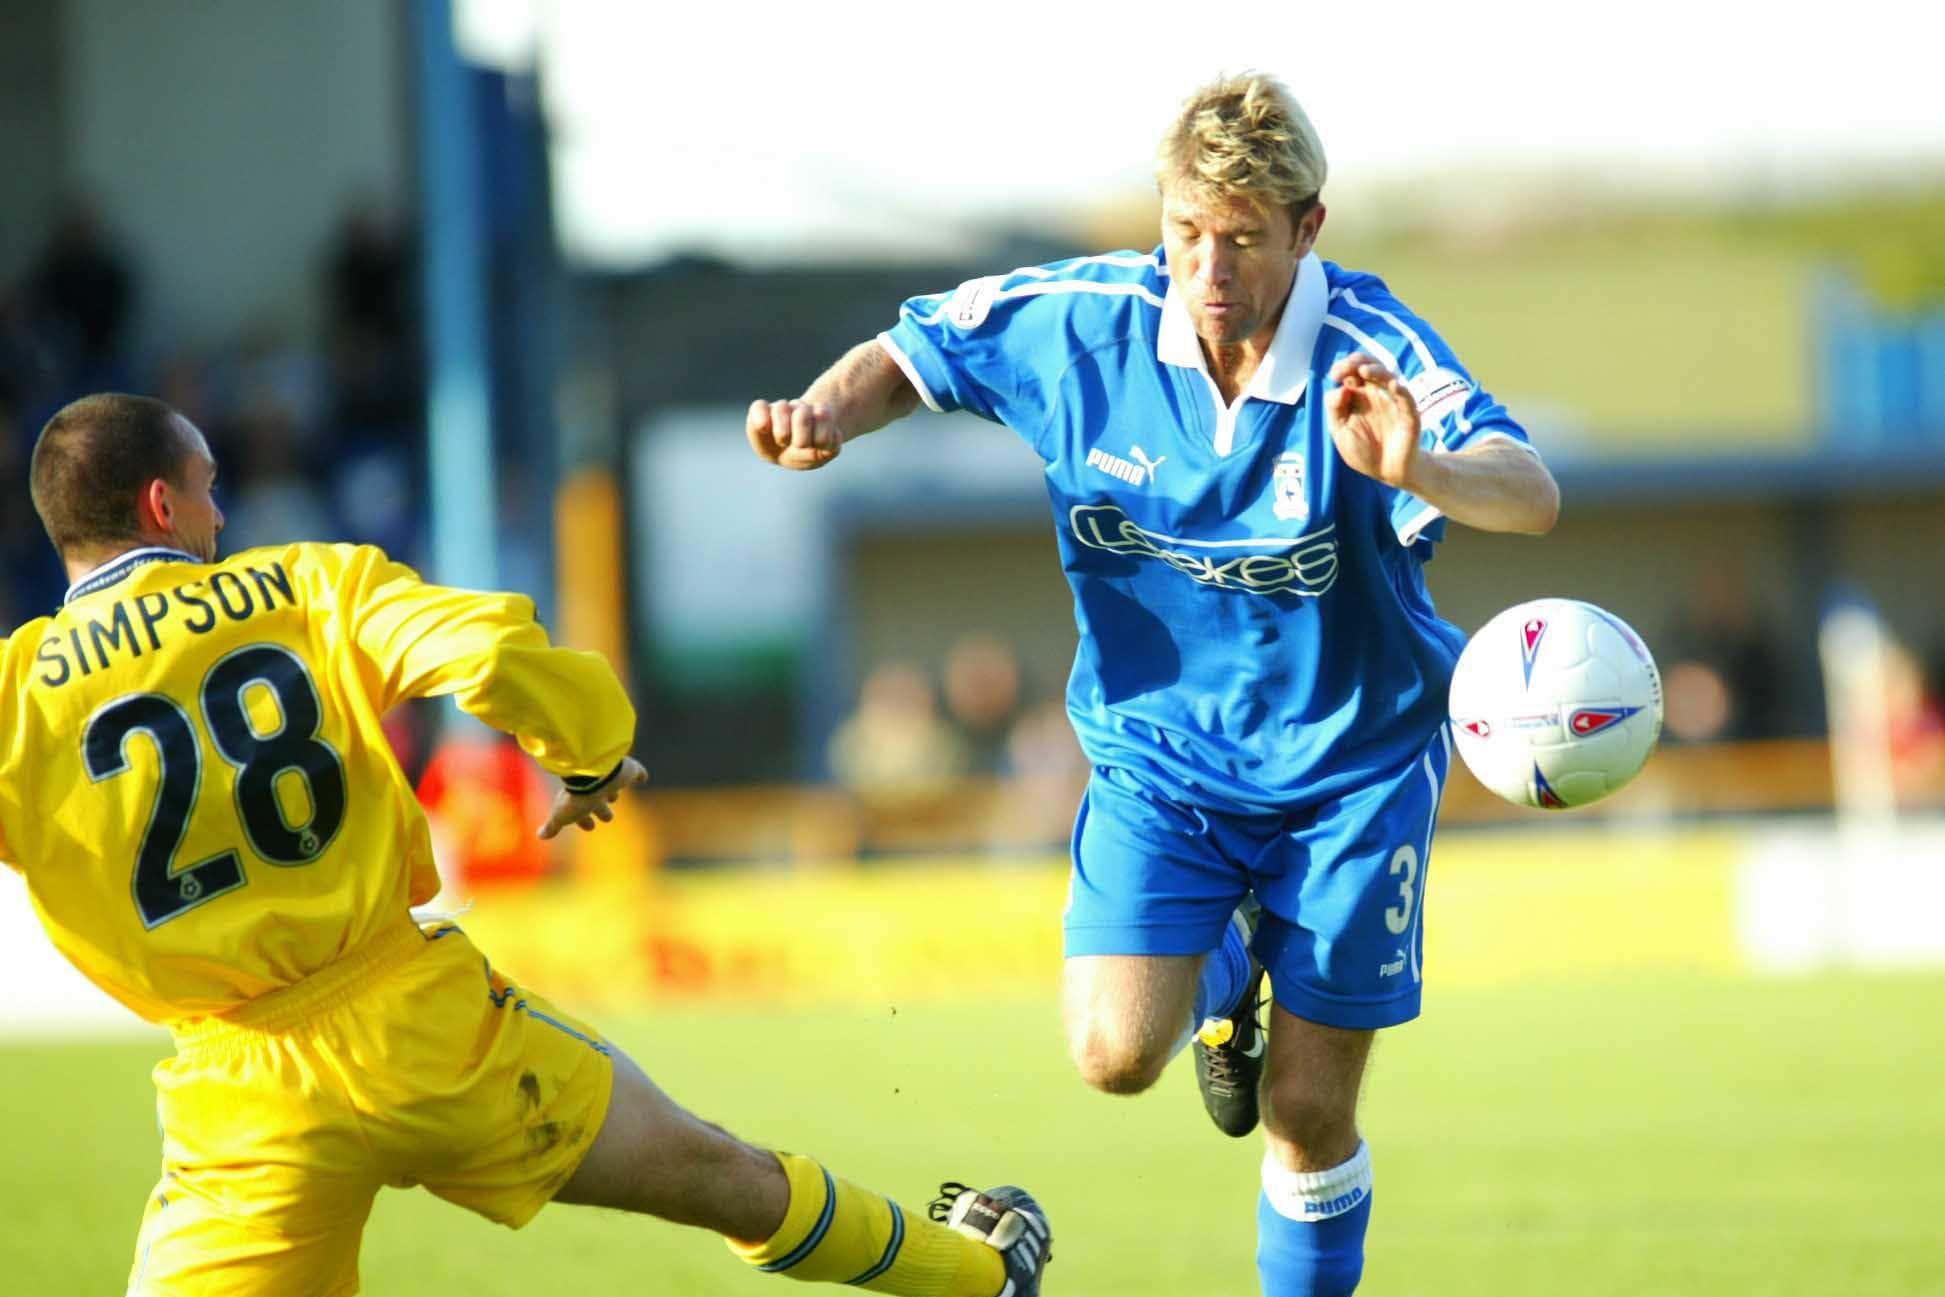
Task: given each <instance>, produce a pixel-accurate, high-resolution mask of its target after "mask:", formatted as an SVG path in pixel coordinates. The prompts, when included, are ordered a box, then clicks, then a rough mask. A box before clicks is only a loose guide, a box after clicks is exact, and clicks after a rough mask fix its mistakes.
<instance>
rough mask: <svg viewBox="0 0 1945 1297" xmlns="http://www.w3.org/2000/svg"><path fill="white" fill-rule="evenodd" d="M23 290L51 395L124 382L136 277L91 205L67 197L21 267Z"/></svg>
mask: <svg viewBox="0 0 1945 1297" xmlns="http://www.w3.org/2000/svg"><path fill="white" fill-rule="evenodd" d="M24 297H25V308H26V313H27V319H28V321H29V328H30V329H31V330H32V332H33V334H34V337H35V341H36V343H37V345H38V346H39V347H40V348H41V349H42V350H43V351H44V354H45V355H47V357H48V358H49V361H50V366H51V371H52V377H53V380H54V384H53V385H54V387H55V388H56V389H58V395H60V396H65V395H67V394H68V393H71V392H73V391H76V390H80V389H84V388H101V387H109V388H122V387H127V386H128V385H129V383H128V358H127V354H126V350H125V348H126V346H127V338H128V321H129V317H130V315H131V314H132V312H133V310H134V305H135V278H134V275H133V274H132V273H131V272H130V271H129V268H128V263H127V261H126V259H125V258H124V257H123V256H122V254H121V252H120V251H119V250H118V249H117V248H116V247H115V245H114V243H113V241H112V240H111V239H110V237H109V235H108V232H107V229H106V228H105V226H104V225H103V223H102V220H101V217H100V215H99V213H98V212H96V210H95V209H94V207H93V206H92V205H91V204H89V203H87V202H85V201H81V200H74V201H71V202H70V203H69V205H68V207H67V210H66V211H65V212H63V213H62V216H61V218H60V221H59V222H58V223H57V224H56V226H55V228H54V232H53V235H52V237H50V238H49V240H48V242H47V245H46V247H45V248H43V249H42V251H41V253H40V256H39V258H38V259H37V260H36V261H35V263H34V265H33V266H32V267H31V268H30V269H29V270H28V272H27V278H26V284H25V290H24Z"/></svg>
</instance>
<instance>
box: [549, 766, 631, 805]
mask: <svg viewBox="0 0 1945 1297" xmlns="http://www.w3.org/2000/svg"><path fill="white" fill-rule="evenodd" d="M627 760H628V758H626V757H623V758H622V759H621V760H620V761H617V762H615V768H614V769H613V770H610V771H609V772H608V773H607V774H605V775H562V776H561V787H563V788H565V789H567V791H568V792H570V793H573V794H574V795H575V796H576V797H586V796H587V795H588V794H589V793H597V792H600V791H601V790H602V789H603V788H604V787H606V786H607V784H608V781H609V780H611V779H613V778H614V777H615V776H616V775H618V774H620V773H621V767H622V765H623V764H624V763H626V761H627Z"/></svg>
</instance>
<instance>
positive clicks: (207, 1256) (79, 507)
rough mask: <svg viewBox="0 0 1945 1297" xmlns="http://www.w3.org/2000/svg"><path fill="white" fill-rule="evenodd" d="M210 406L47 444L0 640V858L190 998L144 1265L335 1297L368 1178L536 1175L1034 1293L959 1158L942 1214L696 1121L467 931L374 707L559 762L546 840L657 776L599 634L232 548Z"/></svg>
mask: <svg viewBox="0 0 1945 1297" xmlns="http://www.w3.org/2000/svg"><path fill="white" fill-rule="evenodd" d="M215 476H216V465H215V462H214V461H213V460H212V458H211V457H210V453H209V449H208V447H207V445H206V443H205V442H204V440H203V437H202V434H201V433H200V432H199V431H198V430H197V429H196V428H195V426H194V425H193V424H191V423H190V422H189V421H188V420H187V419H184V418H183V417H182V416H180V415H178V414H177V413H175V412H174V411H173V410H171V409H170V408H169V407H168V406H166V405H163V404H162V403H160V402H158V401H153V400H150V399H148V398H145V397H136V396H124V395H118V394H105V395H99V396H91V397H87V398H84V399H82V400H80V401H77V402H75V403H74V404H72V405H70V406H68V407H66V408H65V409H63V410H62V411H60V413H58V414H56V415H55V416H54V418H53V419H51V420H50V421H49V422H48V424H47V426H46V427H45V428H44V429H43V430H42V432H41V435H40V440H39V442H38V443H37V445H36V446H35V450H34V459H33V468H32V489H33V496H34V506H35V508H36V510H37V511H38V512H39V513H40V516H41V521H42V522H43V524H45V526H46V528H47V531H48V535H49V537H50V538H51V539H52V540H53V542H54V545H55V548H56V549H57V550H58V551H59V552H60V555H61V558H62V560H63V562H64V563H65V564H66V566H67V569H68V572H69V575H70V577H71V579H72V580H73V583H74V584H73V586H72V587H71V588H70V590H69V591H68V595H67V599H66V601H65V603H64V604H63V605H62V607H61V609H60V610H59V611H58V612H57V613H55V614H54V615H53V616H52V617H48V618H43V619H40V620H36V621H32V622H29V623H27V624H26V625H24V626H22V627H20V628H19V629H18V630H17V631H16V632H15V633H14V635H13V636H12V637H11V638H10V639H6V640H0V859H4V860H6V861H7V862H8V863H9V864H11V865H13V866H14V867H15V868H16V869H19V870H20V871H21V872H22V873H23V874H24V875H25V877H26V881H27V887H28V891H29V893H30V895H31V896H32V899H33V903H34V906H35V909H36V910H37V911H38V913H39V915H40V917H41V920H42V922H43V924H44V925H45V926H46V928H47V931H48V934H49V935H50V936H51V937H52V938H53V940H54V943H55V945H56V946H57V947H58V948H59V949H60V951H61V952H62V954H64V955H65V956H67V958H68V959H70V960H71V961H73V963H74V964H75V966H76V967H78V968H79V969H80V970H81V971H82V972H83V973H85V974H87V976H88V977H89V978H91V979H92V980H93V981H94V982H95V983H96V984H97V985H98V986H100V987H101V988H102V989H103V990H105V991H107V992H108V993H109V994H110V995H112V996H114V997H115V998H116V999H118V1000H120V1001H121V1002H122V1003H123V1004H126V1005H127V1006H128V1007H129V1008H131V1009H133V1010H134V1011H135V1012H136V1013H138V1014H140V1015H141V1016H142V1017H144V1018H146V1019H148V1020H150V1021H152V1022H157V1023H162V1024H164V1025H166V1026H168V1027H169V1029H170V1030H171V1031H172V1033H173V1034H174V1037H175V1042H176V1054H175V1056H174V1057H173V1058H170V1059H168V1060H166V1061H164V1062H163V1063H161V1064H159V1065H158V1066H157V1068H156V1070H155V1083H156V1090H157V1094H158V1108H159V1113H160V1119H161V1126H162V1135H163V1167H162V1179H161V1182H160V1183H159V1184H158V1185H157V1186H156V1188H155V1191H154V1193H152V1194H151V1195H150V1196H149V1200H148V1206H147V1209H146V1211H145V1214H144V1216H143V1219H142V1225H141V1230H140V1234H139V1236H138V1238H137V1241H136V1249H135V1252H136V1254H135V1261H134V1266H133V1269H132V1273H131V1276H130V1283H129V1292H130V1293H131V1294H132V1295H135V1297H165V1295H166V1297H174V1295H176V1294H197V1295H198V1297H203V1295H214V1294H222V1295H228V1294H266V1295H268V1294H276V1295H277V1297H336V1295H337V1294H342V1293H351V1292H355V1291H357V1289H358V1245H359V1239H360V1236H361V1234H362V1231H363V1229H364V1224H365V1220H366V1217H367V1215H368V1214H369V1213H370V1210H371V1205H372V1201H373V1199H374V1197H375V1196H376V1194H377V1192H378V1190H379V1188H380V1187H381V1186H384V1185H396V1186H410V1185H415V1184H422V1185H424V1186H425V1187H426V1188H428V1189H430V1190H431V1191H432V1192H433V1193H435V1194H438V1195H439V1196H440V1197H442V1198H445V1199H447V1200H448V1201H450V1202H454V1203H457V1204H459V1205H460V1206H463V1207H468V1208H471V1209H472V1210H474V1211H476V1212H479V1213H480V1214H481V1215H483V1216H486V1217H488V1218H489V1219H492V1220H496V1221H499V1222H501V1223H503V1224H506V1225H509V1226H514V1227H518V1226H520V1225H523V1224H525V1223H526V1222H527V1221H528V1220H529V1219H531V1218H532V1217H533V1215H534V1214H535V1213H536V1212H538V1211H539V1210H540V1208H541V1207H542V1206H543V1205H545V1204H546V1203H547V1202H549V1201H559V1202H569V1203H584V1204H590V1205H596V1206H607V1207H618V1208H622V1209H625V1210H630V1211H637V1212H644V1213H647V1214H650V1215H655V1216H660V1217H662V1218H664V1219H667V1220H671V1221H675V1222H677V1223H680V1224H686V1225H697V1226H702V1227H704V1228H707V1229H711V1230H714V1231H716V1232H717V1233H720V1234H722V1235H724V1236H725V1238H726V1239H727V1240H728V1241H729V1245H730V1248H731V1250H732V1251H733V1252H734V1253H735V1254H736V1255H738V1256H739V1257H741V1258H742V1259H743V1260H744V1261H746V1262H748V1263H749V1264H751V1265H753V1266H756V1267H757V1268H759V1269H761V1270H764V1271H768V1272H772V1273H778V1274H783V1275H786V1276H790V1277H793V1278H799V1279H812V1280H826V1281H832V1282H839V1283H849V1284H853V1285H855V1286H859V1287H863V1288H868V1289H871V1290H874V1291H878V1292H887V1293H908V1294H912V1295H913V1297H1031V1295H1032V1294H1034V1293H1037V1292H1038V1291H1039V1288H1040V1279H1041V1274H1042V1271H1043V1269H1044V1267H1045V1265H1046V1262H1047V1259H1048V1255H1049V1244H1050V1242H1051V1238H1050V1235H1049V1233H1048V1230H1047V1225H1046V1218H1045V1214H1044V1213H1043V1212H1042V1211H1041V1210H1040V1208H1039V1207H1038V1205H1037V1204H1036V1203H1034V1201H1033V1199H1032V1198H1031V1197H1029V1196H1028V1195H1027V1194H1026V1193H1025V1192H1024V1191H1022V1190H1019V1189H1017V1188H1013V1187H1011V1186H1004V1187H1001V1188H999V1189H993V1190H989V1191H987V1192H985V1193H979V1192H975V1191H973V1190H970V1189H967V1188H966V1187H965V1186H963V1185H957V1184H948V1185H946V1186H943V1187H942V1192H941V1197H940V1198H939V1199H938V1200H936V1201H935V1202H934V1203H933V1205H932V1210H931V1213H930V1216H931V1218H930V1219H923V1218H916V1217H910V1216H907V1215H906V1214H905V1212H903V1211H902V1210H901V1209H900V1208H899V1207H898V1205H897V1204H896V1203H893V1202H892V1201H891V1200H889V1199H887V1198H884V1197H881V1196H878V1195H876V1194H872V1193H869V1192H867V1191H865V1190H863V1189H860V1188H858V1187H857V1186H855V1185H852V1184H851V1183H849V1182H848V1181H845V1180H842V1179H839V1178H837V1177H835V1176H833V1175H831V1174H830V1172H828V1171H826V1170H825V1169H824V1168H823V1167H822V1166H821V1165H819V1164H818V1163H817V1162H815V1161H813V1160H812V1159H810V1158H808V1157H803V1156H799V1155H795V1154H788V1153H773V1152H770V1151H767V1150H764V1149H759V1148H756V1147H753V1146H751V1145H749V1144H746V1143H744V1142H742V1141H741V1140H738V1139H736V1138H735V1137H733V1136H731V1135H729V1134H728V1133H727V1132H725V1131H723V1130H721V1129H719V1128H717V1127H715V1126H713V1125H710V1124H709V1123H707V1122H704V1121H701V1120H699V1119H697V1118H696V1117H694V1116H692V1115H690V1114H689V1113H687V1112H685V1111H684V1110H683V1109H681V1108H680V1107H678V1106H677V1105H676V1104H675V1103H673V1102H672V1101H671V1100H670V1099H669V1098H668V1097H667V1096H665V1095H664V1094H663V1093H662V1092H661V1091H660V1090H658V1089H657V1088H656V1087H655V1085H654V1084H653V1083H652V1082H651V1081H650V1080H649V1079H648V1077H647V1076H646V1075H644V1074H643V1072H642V1071H641V1069H640V1068H638V1067H637V1066H636V1065H635V1064H634V1063H633V1062H632V1061H631V1060H630V1059H629V1058H628V1057H627V1056H626V1055H625V1054H623V1053H622V1052H621V1051H620V1050H619V1049H617V1048H616V1047H615V1046H614V1045H612V1044H611V1043H609V1042H608V1041H607V1040H605V1039H604V1038H603V1037H602V1036H601V1035H600V1034H599V1033H598V1032H597V1031H595V1030H594V1028H592V1027H590V1026H588V1025H587V1024H585V1023H583V1022H581V1021H579V1020H577V1019H576V1018H574V1017H572V1016H570V1015H568V1014H566V1013H564V1012H562V1011H561V1010H559V1009H557V1008H555V1007H554V1006H553V1005H551V1004H549V1003H548V1002H547V1001H546V1000H544V999H542V998H541V997H540V996H538V995H536V994H534V993H533V992H532V991H529V990H527V989H525V988H523V987H520V986H517V985H515V984H514V983H512V982H511V981H509V980H508V979H507V978H506V977H504V976H502V975H501V974H499V973H498V972H496V971H494V970H493V969H492V968H491V966H490V965H489V964H488V963H487V961H486V960H485V959H484V958H483V957H482V956H481V955H480V953H479V952H478V951H477V950H475V949H474V948H473V946H472V945H471V943H470V942H469V941H468V939H467V937H466V935H465V934H464V933H463V932H462V931H460V929H459V928H457V927H456V926H454V925H452V924H451V923H444V922H441V923H432V924H426V925H423V926H422V925H420V924H418V923H416V922H414V921H413V919H412V917H411V916H410V914H409V913H408V910H409V907H411V906H412V905H415V904H419V903H423V902H425V901H427V900H429V899H430V898H431V897H432V895H433V894H434V893H435V892H436V891H437V890H438V879H437V876H436V874H435V873H434V870H433V862H432V853H431V848H430V843H429V840H428V836H427V830H426V823H425V819H424V816H423V815H422V814H421V812H420V810H419V807H418V803H417V802H416V801H415V799H414V798H413V795H412V790H411V788H410V787H408V786H407V784H406V781H405V778H404V775H403V774H402V773H401V772H400V770H399V768H398V765H397V762H396V761H395V760H394V759H393V757H392V754H391V750H390V748H389V747H388V746H387V744H386V742H385V740H384V738H383V736H382V734H381V732H380V729H379V721H380V718H381V717H382V716H383V715H384V714H385V712H386V710H387V709H388V708H390V707H392V706H393V705H395V704H397V703H398V702H400V701H402V700H404V699H407V698H423V697H430V696H438V695H449V696H451V697H452V698H453V699H454V700H455V701H456V702H457V703H458V705H459V706H460V707H461V708H463V709H465V710H466V711H468V712H470V713H471V714H473V715H474V716H477V717H479V718H480V719H481V720H482V721H484V722H486V723H487V724H488V725H491V726H493V727H495V728H497V729H500V730H503V731H505V732H506V733H508V734H512V735H514V736H515V737H516V738H517V739H518V741H519V742H520V744H521V746H522V747H523V748H524V749H525V750H526V751H527V752H528V753H529V754H531V755H532V756H533V758H534V759H535V760H536V761H538V762H539V763H540V764H541V765H542V766H543V767H545V768H546V769H548V770H549V771H552V772H553V773H554V774H556V775H558V776H560V777H561V781H562V788H561V791H560V793H559V795H558V797H557V799H556V801H555V804H554V807H553V811H552V814H551V815H550V816H549V817H548V819H547V822H546V823H545V824H544V825H543V826H542V827H541V835H542V836H543V837H551V836H553V835H554V834H556V833H558V832H559V831H561V830H562V829H564V828H566V827H567V826H568V825H571V824H577V823H578V824H579V825H580V826H581V827H582V828H583V829H592V828H594V827H595V825H596V822H597V820H607V819H610V818H611V817H612V815H613V812H612V810H611V804H612V803H613V801H614V800H615V799H616V798H617V797H618V796H619V795H620V794H621V792H622V791H623V790H624V789H626V788H628V787H631V786H633V785H636V784H639V783H641V782H642V781H643V780H645V779H646V777H647V776H646V773H645V772H644V771H643V770H642V768H641V766H639V765H638V764H637V763H636V762H635V761H634V760H633V759H632V758H631V757H629V756H628V754H627V753H628V747H629V744H630V742H631V741H632V739H633V735H634V724H635V714H634V709H633V708H632V707H631V706H630V704H629V702H628V698H627V696H626V694H625V693H624V692H623V691H622V689H621V686H620V683H619V682H618V681H617V680H616V679H615V676H614V673H613V672H612V671H611V670H610V669H609V668H608V666H607V665H606V663H605V662H604V661H603V660H602V659H601V658H600V657H598V656H596V655H594V654H590V653H580V652H575V651H573V650H569V649H564V648H556V647H554V646H552V645H550V644H549V643H548V641H547V637H546V634H545V633H544V632H543V631H542V630H541V628H540V627H539V626H538V625H537V624H536V623H535V621H534V616H533V605H532V603H531V602H530V601H529V600H528V599H526V598H524V597H522V596H519V595H511V594H482V593H477V592H474V591H468V590H457V589H451V588H445V587H440V586H434V585H428V584H426V583H424V582H422V581H420V580H419V579H418V577H417V576H416V575H415V574H414V573H413V572H411V571H410V570H409V569H407V568H405V567H403V566H401V565H400V564H397V563H394V562H392V561H390V560H389V559H387V558H386V557H385V555H384V554H383V553H381V552H380V551H378V550H377V549H374V548H371V547H369V546H358V547H354V546H349V545H319V544H293V545H287V546H284V547H282V548H277V547H270V548H264V549H255V550H248V551H245V552H244V553H241V554H237V555H233V556H231V557H230V558H227V559H223V560H220V561H219V560H218V559H217V557H216V536H217V533H218V532H219V531H220V530H221V529H222V526H223V514H222V511H221V510H220V509H219V508H218V507H217V505H216V503H215V500H214V499H213V497H212V494H211V488H212V485H213V483H214V480H215Z"/></svg>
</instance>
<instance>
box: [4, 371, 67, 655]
mask: <svg viewBox="0 0 1945 1297" xmlns="http://www.w3.org/2000/svg"><path fill="white" fill-rule="evenodd" d="M24 422H25V421H24V420H23V418H22V417H21V408H20V405H19V402H18V399H17V397H16V395H15V392H14V389H13V388H11V387H10V386H9V385H8V384H7V383H6V382H5V381H4V379H0V499H7V500H24V499H26V498H27V465H28V461H29V454H30V452H29V446H30V445H31V440H30V439H31V434H23V432H22V430H21V425H22V424H23V423H24ZM0 564H4V565H5V567H4V573H5V575H4V576H0V636H4V635H6V634H8V633H9V632H11V631H12V630H13V628H14V627H15V626H18V625H20V623H22V622H24V621H28V620H30V619H32V618H35V617H41V616H45V615H46V614H47V613H50V612H52V611H53V610H54V609H55V608H56V607H58V606H59V605H60V602H61V595H62V594H63V593H64V592H65V591H66V589H67V579H66V577H65V575H64V574H63V573H62V571H61V565H60V564H59V563H58V562H56V561H54V560H52V559H51V558H50V557H49V556H48V553H47V536H46V534H45V533H44V532H42V531H41V526H40V523H39V521H38V520H36V519H35V517H34V512H33V510H31V509H21V508H5V509H0Z"/></svg>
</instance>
